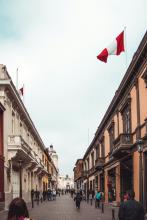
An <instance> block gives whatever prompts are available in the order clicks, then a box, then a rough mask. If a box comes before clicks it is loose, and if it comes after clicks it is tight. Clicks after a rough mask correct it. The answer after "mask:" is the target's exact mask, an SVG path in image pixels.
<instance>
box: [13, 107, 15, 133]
mask: <svg viewBox="0 0 147 220" xmlns="http://www.w3.org/2000/svg"><path fill="white" fill-rule="evenodd" d="M14 133H15V114H14V112H13V111H12V134H14Z"/></svg>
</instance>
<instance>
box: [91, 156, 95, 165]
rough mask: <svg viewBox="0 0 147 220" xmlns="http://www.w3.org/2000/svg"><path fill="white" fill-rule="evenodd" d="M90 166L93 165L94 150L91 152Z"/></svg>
mask: <svg viewBox="0 0 147 220" xmlns="http://www.w3.org/2000/svg"><path fill="white" fill-rule="evenodd" d="M91 167H94V152H92V153H91Z"/></svg>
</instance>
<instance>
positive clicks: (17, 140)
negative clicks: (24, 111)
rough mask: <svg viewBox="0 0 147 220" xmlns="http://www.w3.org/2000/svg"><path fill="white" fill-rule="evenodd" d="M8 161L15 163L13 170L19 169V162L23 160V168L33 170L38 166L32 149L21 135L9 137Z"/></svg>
mask: <svg viewBox="0 0 147 220" xmlns="http://www.w3.org/2000/svg"><path fill="white" fill-rule="evenodd" d="M8 159H9V160H12V161H13V168H14V169H18V161H19V160H22V161H23V162H22V166H23V167H26V169H28V170H33V169H34V168H35V167H36V165H37V164H38V163H37V161H36V159H35V157H34V156H33V153H32V149H31V147H30V146H29V145H28V144H27V143H26V142H25V140H24V139H23V138H22V136H21V135H9V136H8Z"/></svg>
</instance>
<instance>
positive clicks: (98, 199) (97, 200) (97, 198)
mask: <svg viewBox="0 0 147 220" xmlns="http://www.w3.org/2000/svg"><path fill="white" fill-rule="evenodd" d="M95 200H96V208H99V207H100V200H101V192H100V191H99V190H98V191H97V192H96V195H95Z"/></svg>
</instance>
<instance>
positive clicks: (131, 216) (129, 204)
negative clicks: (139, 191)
mask: <svg viewBox="0 0 147 220" xmlns="http://www.w3.org/2000/svg"><path fill="white" fill-rule="evenodd" d="M134 198H135V192H134V191H132V190H130V191H128V192H127V201H124V202H122V203H121V205H120V207H119V213H118V217H119V220H144V209H143V206H142V204H141V203H140V202H138V201H136V200H135V199H134Z"/></svg>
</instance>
